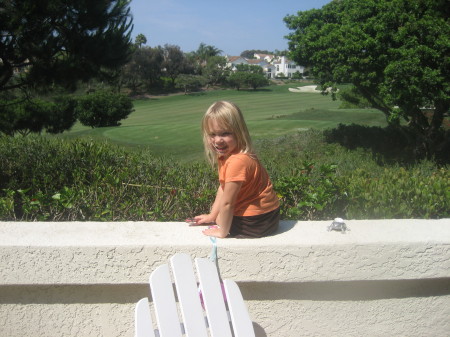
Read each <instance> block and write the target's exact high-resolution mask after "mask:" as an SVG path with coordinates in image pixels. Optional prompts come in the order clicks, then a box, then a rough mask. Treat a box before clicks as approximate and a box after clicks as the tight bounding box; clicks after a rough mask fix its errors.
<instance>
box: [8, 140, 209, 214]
mask: <svg viewBox="0 0 450 337" xmlns="http://www.w3.org/2000/svg"><path fill="white" fill-rule="evenodd" d="M0 157H1V158H2V159H3V160H2V161H1V163H0V219H2V220H25V221H33V220H49V221H57V220H59V221H73V220H100V221H102V220H105V221H120V220H122V221H127V220H130V221H131V220H160V221H164V220H183V219H185V218H186V217H187V216H192V215H194V214H198V213H204V212H207V211H208V209H209V206H210V201H211V198H213V197H214V193H215V191H216V189H217V185H216V182H215V179H216V178H215V173H214V172H213V171H212V170H211V169H210V168H209V166H208V165H206V164H204V163H202V164H195V165H187V166H185V165H179V164H177V163H174V162H172V161H170V160H165V159H161V158H155V157H153V156H152V155H150V154H149V153H146V152H135V151H130V152H128V151H126V150H124V149H122V148H118V147H115V146H112V145H108V144H106V143H95V142H92V141H75V142H73V143H72V142H65V141H62V140H56V139H53V140H49V139H45V138H41V137H20V138H11V137H3V138H0Z"/></svg>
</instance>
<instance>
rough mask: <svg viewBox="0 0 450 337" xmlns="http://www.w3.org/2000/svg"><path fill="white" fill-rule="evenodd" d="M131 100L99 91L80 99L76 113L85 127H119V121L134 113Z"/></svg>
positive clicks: (121, 95)
mask: <svg viewBox="0 0 450 337" xmlns="http://www.w3.org/2000/svg"><path fill="white" fill-rule="evenodd" d="M133 110H134V109H133V102H132V100H131V98H129V97H127V96H125V95H123V94H117V93H113V92H108V91H97V92H94V93H91V94H89V95H86V96H83V97H80V98H78V104H77V107H76V112H77V116H78V119H79V120H80V122H81V123H82V124H83V125H86V126H90V127H92V128H95V127H103V126H118V125H120V123H119V121H121V120H122V119H125V118H127V117H128V115H129V114H130V113H132V112H133Z"/></svg>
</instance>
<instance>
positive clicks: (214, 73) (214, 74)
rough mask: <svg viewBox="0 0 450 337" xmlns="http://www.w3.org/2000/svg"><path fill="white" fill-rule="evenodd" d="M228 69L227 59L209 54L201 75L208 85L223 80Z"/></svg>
mask: <svg viewBox="0 0 450 337" xmlns="http://www.w3.org/2000/svg"><path fill="white" fill-rule="evenodd" d="M229 72H230V70H229V69H228V68H227V59H226V58H225V57H223V56H211V57H210V58H208V61H206V65H205V67H204V69H203V76H204V77H205V78H206V79H207V82H208V84H209V85H216V84H218V83H222V82H224V81H225V79H226V77H227V76H228V74H229Z"/></svg>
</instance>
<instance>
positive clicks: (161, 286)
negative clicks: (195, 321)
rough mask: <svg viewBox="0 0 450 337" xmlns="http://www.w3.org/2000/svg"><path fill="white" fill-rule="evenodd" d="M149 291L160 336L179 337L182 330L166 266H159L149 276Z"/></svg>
mask: <svg viewBox="0 0 450 337" xmlns="http://www.w3.org/2000/svg"><path fill="white" fill-rule="evenodd" d="M150 289H151V292H152V298H153V304H154V307H155V314H156V321H157V323H158V328H159V334H160V336H161V337H181V336H182V330H181V326H180V320H179V317H178V310H177V304H176V302H175V295H174V293H173V286H172V280H171V278H170V272H169V266H168V265H167V264H163V265H162V266H159V267H158V268H156V269H155V271H153V273H152V274H151V275H150Z"/></svg>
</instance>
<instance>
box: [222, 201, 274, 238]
mask: <svg viewBox="0 0 450 337" xmlns="http://www.w3.org/2000/svg"><path fill="white" fill-rule="evenodd" d="M279 222H280V208H277V209H275V210H273V211H270V212H268V213H264V214H260V215H254V216H236V215H235V216H233V221H232V222H231V228H230V237H235V238H262V237H263V236H268V235H270V234H273V233H274V232H275V231H276V230H277V229H278V224H279Z"/></svg>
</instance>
